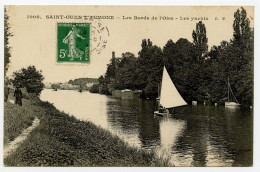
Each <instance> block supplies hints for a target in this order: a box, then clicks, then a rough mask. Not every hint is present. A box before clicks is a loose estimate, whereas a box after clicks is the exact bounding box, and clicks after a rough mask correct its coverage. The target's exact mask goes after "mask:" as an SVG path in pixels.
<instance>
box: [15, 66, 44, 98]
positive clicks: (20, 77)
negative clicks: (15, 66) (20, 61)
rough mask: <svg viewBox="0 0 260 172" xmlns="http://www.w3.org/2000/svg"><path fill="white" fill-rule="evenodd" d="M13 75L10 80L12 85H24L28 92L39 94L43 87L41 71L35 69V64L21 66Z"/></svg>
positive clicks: (21, 86)
mask: <svg viewBox="0 0 260 172" xmlns="http://www.w3.org/2000/svg"><path fill="white" fill-rule="evenodd" d="M13 76H14V79H13V80H12V83H13V85H14V87H18V88H23V87H25V88H26V90H27V92H28V93H35V94H36V95H40V93H41V91H42V90H43V88H44V84H43V80H44V77H43V75H42V71H38V70H36V68H35V66H29V67H28V68H22V69H21V70H19V71H16V72H14V74H13Z"/></svg>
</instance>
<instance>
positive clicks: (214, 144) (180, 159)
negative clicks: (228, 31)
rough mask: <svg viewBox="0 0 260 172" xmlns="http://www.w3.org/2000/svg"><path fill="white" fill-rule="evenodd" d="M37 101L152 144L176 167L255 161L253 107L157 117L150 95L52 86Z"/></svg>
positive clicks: (194, 109)
mask: <svg viewBox="0 0 260 172" xmlns="http://www.w3.org/2000/svg"><path fill="white" fill-rule="evenodd" d="M41 100H43V101H49V102H50V103H53V104H54V106H55V107H56V108H57V109H59V110H61V111H64V112H65V113H68V114H69V115H72V116H74V117H76V118H77V119H80V120H87V121H91V122H93V123H94V124H96V125H98V126H101V127H102V128H105V129H107V130H109V131H110V132H111V133H112V134H116V135H118V136H119V137H120V138H121V139H122V140H124V141H125V142H127V143H128V144H129V145H131V146H134V147H137V148H143V149H148V150H151V149H153V150H154V151H156V152H157V153H158V154H159V155H160V156H163V157H167V158H169V159H170V161H171V162H172V163H173V164H174V165H175V166H251V165H252V164H253V111H252V109H247V108H236V109H230V108H225V107H224V106H216V107H215V106H204V105H198V106H191V105H189V106H183V107H178V108H176V109H175V110H174V114H173V115H171V116H169V117H155V116H154V115H153V111H154V107H155V102H154V101H151V100H141V99H118V98H113V97H111V96H106V95H100V94H93V93H90V92H87V91H83V92H82V93H80V92H78V91H75V90H58V91H52V90H50V89H45V90H43V91H42V93H41Z"/></svg>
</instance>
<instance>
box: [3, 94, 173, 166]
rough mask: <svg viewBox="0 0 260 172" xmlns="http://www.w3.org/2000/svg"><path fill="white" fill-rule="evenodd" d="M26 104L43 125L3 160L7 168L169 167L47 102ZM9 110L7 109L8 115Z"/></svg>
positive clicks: (36, 100)
mask: <svg viewBox="0 0 260 172" xmlns="http://www.w3.org/2000/svg"><path fill="white" fill-rule="evenodd" d="M24 102H25V103H24V105H23V106H22V107H21V108H22V109H30V110H32V112H34V114H35V115H36V117H37V118H39V119H40V121H41V122H40V124H39V126H38V127H36V128H35V129H34V130H33V131H32V132H31V133H30V135H29V137H28V138H27V139H26V140H25V141H24V142H23V143H22V144H21V145H20V146H19V147H18V148H17V150H16V151H15V152H14V153H12V154H11V155H10V156H8V157H7V158H6V159H4V164H5V165H6V166H169V163H168V161H167V160H163V159H160V158H158V157H156V155H155V153H153V152H147V151H145V150H138V149H137V148H133V147H130V146H129V145H128V144H126V143H125V142H123V141H121V140H120V139H119V138H118V137H117V136H114V135H112V134H111V133H110V132H108V131H106V130H104V129H102V128H100V127H97V126H95V125H94V124H92V123H90V122H85V121H79V120H77V119H75V118H74V117H71V116H69V115H68V114H65V113H63V112H60V111H58V110H57V109H56V108H55V107H54V106H53V105H52V104H50V103H48V102H42V101H40V100H39V99H35V100H24ZM7 104H8V106H16V105H11V104H9V103H7ZM9 110H10V109H9V108H5V115H7V114H8V112H7V111H9ZM13 113H17V112H16V111H14V112H13ZM20 115H22V114H20ZM13 123H15V125H17V124H16V121H13ZM6 124H7V123H6V122H5V123H4V125H6Z"/></svg>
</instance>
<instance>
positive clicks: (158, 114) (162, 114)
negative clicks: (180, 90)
mask: <svg viewBox="0 0 260 172" xmlns="http://www.w3.org/2000/svg"><path fill="white" fill-rule="evenodd" d="M154 115H156V116H167V115H169V113H161V112H159V111H154Z"/></svg>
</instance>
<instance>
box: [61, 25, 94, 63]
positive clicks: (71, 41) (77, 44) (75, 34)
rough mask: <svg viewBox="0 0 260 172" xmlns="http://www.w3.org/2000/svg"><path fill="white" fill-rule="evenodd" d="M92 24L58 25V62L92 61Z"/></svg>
mask: <svg viewBox="0 0 260 172" xmlns="http://www.w3.org/2000/svg"><path fill="white" fill-rule="evenodd" d="M89 52H90V23H58V24H57V62H58V63H62V62H74V63H75V62H76V63H87V62H89V61H90V54H89Z"/></svg>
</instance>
